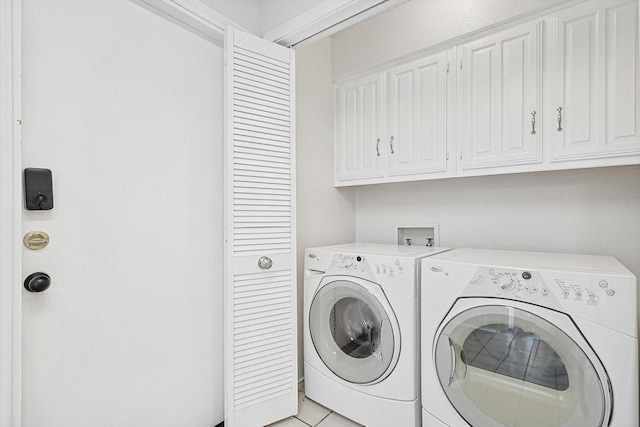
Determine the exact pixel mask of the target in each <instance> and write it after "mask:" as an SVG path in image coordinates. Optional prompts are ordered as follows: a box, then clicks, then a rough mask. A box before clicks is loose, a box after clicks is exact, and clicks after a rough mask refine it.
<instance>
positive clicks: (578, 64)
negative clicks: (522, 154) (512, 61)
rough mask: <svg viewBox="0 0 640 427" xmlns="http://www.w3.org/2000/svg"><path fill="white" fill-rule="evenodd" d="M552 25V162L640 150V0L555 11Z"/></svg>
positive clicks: (637, 151)
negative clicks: (639, 17)
mask: <svg viewBox="0 0 640 427" xmlns="http://www.w3.org/2000/svg"><path fill="white" fill-rule="evenodd" d="M552 28H553V29H554V32H553V33H552V34H551V37H552V40H551V43H550V46H551V49H550V51H551V57H550V61H551V64H552V74H551V79H550V80H551V82H550V86H551V96H550V100H551V103H550V105H549V108H548V110H549V115H548V116H546V117H547V120H548V122H549V124H548V125H549V135H550V138H551V140H552V141H553V144H552V145H551V160H552V161H553V162H561V161H569V162H576V161H584V160H589V159H596V158H597V159H603V158H610V159H611V161H612V162H615V158H616V157H623V156H629V155H637V154H638V153H640V134H639V133H640V132H639V130H638V129H639V128H640V60H639V56H638V2H637V1H615V2H614V1H601V2H590V3H589V4H587V5H581V6H579V7H577V8H571V9H569V10H567V11H563V12H560V13H558V14H556V15H554V16H553V19H552ZM622 161H624V160H622ZM600 164H602V163H600ZM611 164H615V163H611Z"/></svg>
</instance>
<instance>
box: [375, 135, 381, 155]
mask: <svg viewBox="0 0 640 427" xmlns="http://www.w3.org/2000/svg"><path fill="white" fill-rule="evenodd" d="M376 153H378V157H380V138H378V140H377V141H376Z"/></svg>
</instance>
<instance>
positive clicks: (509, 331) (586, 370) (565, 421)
mask: <svg viewBox="0 0 640 427" xmlns="http://www.w3.org/2000/svg"><path fill="white" fill-rule="evenodd" d="M538 310H540V309H538ZM541 310H545V309H541ZM552 316H554V317H556V316H561V317H565V318H566V319H561V320H567V321H569V322H571V321H570V319H569V318H568V316H565V315H563V314H560V313H557V312H553V313H552ZM554 323H556V322H554ZM556 325H557V323H556V324H553V323H551V322H550V321H548V320H545V319H544V318H542V317H540V316H538V315H536V314H534V313H531V312H529V311H526V310H524V309H520V308H515V307H510V306H497V305H484V306H478V307H473V308H470V309H467V310H464V311H462V312H460V313H459V314H457V315H455V316H454V317H452V318H451V319H450V320H449V321H448V322H447V323H446V324H445V325H444V327H441V328H442V329H441V332H440V334H439V335H438V338H437V340H436V347H435V360H436V371H437V373H438V378H439V380H440V383H441V385H442V388H443V390H444V392H445V394H446V395H447V397H448V398H449V400H450V401H451V404H452V405H453V406H454V407H455V409H456V410H457V411H458V413H459V414H460V415H461V416H462V417H463V418H464V419H465V420H466V421H467V422H468V423H469V424H470V425H472V426H486V427H504V426H507V427H525V426H532V425H535V426H540V427H559V426H563V427H598V426H602V425H604V422H605V418H606V416H607V413H608V412H609V411H610V408H608V405H607V402H606V399H605V391H604V388H603V382H606V381H608V379H606V378H603V376H606V373H605V371H604V368H603V367H602V365H601V364H600V361H599V360H598V359H597V358H596V357H595V354H592V353H593V352H592V350H591V349H590V348H589V349H587V351H588V352H589V353H591V357H588V356H587V354H585V351H583V349H582V348H581V347H580V346H579V345H578V344H577V343H576V342H575V341H574V340H573V339H572V338H571V337H569V336H568V335H567V334H566V333H565V332H563V331H562V330H561V329H560V328H559V327H558V326H556ZM571 325H572V326H573V323H572V322H571ZM574 329H575V331H576V333H578V334H579V332H578V329H577V328H575V327H574ZM585 347H588V346H585ZM594 363H596V364H597V368H596V366H594Z"/></svg>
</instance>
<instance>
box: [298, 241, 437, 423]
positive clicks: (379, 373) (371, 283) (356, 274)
mask: <svg viewBox="0 0 640 427" xmlns="http://www.w3.org/2000/svg"><path fill="white" fill-rule="evenodd" d="M446 250H447V249H444V248H434V247H419V246H395V245H381V244H363V243H356V244H348V245H340V246H330V247H323V248H314V249H307V250H306V251H305V271H304V274H305V280H304V380H305V393H306V395H307V396H308V397H309V398H310V399H312V400H314V401H316V402H318V403H320V404H321V405H324V406H326V407H327V408H330V409H332V410H334V411H336V412H338V413H340V414H342V415H344V416H346V417H348V418H350V419H352V420H354V421H356V422H358V423H361V424H364V425H366V426H367V427H376V426H380V427H389V426H402V427H413V426H419V425H420V399H419V396H420V374H419V372H420V371H419V362H420V358H419V349H420V346H419V341H418V340H419V332H418V313H419V304H420V300H419V297H418V295H419V293H418V292H419V287H418V280H419V277H420V276H419V268H420V259H421V258H423V257H426V256H430V255H433V254H436V253H440V252H443V251H446Z"/></svg>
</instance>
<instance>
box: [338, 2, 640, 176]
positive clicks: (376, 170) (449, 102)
mask: <svg viewBox="0 0 640 427" xmlns="http://www.w3.org/2000/svg"><path fill="white" fill-rule="evenodd" d="M532 16H533V14H532ZM638 21H639V14H638V2H637V0H589V1H584V2H579V1H571V2H558V4H557V5H555V6H553V7H552V10H550V11H549V12H548V14H547V15H546V16H542V17H540V15H539V14H536V15H535V17H532V18H530V19H529V20H527V18H526V17H521V18H518V20H517V22H512V23H505V24H503V25H501V26H496V27H495V28H492V29H488V30H487V31H483V32H482V33H478V34H476V35H466V36H462V37H460V38H459V39H457V40H451V41H450V44H449V45H448V47H443V45H440V46H439V47H438V48H437V49H439V50H438V51H435V49H434V50H433V52H431V53H429V52H425V53H424V55H423V56H422V57H419V56H418V55H417V53H416V54H413V55H411V58H410V59H409V58H407V59H405V60H403V59H398V60H395V61H394V62H393V63H392V64H391V65H389V67H388V68H387V69H386V72H379V73H375V74H371V76H370V77H369V78H360V79H357V80H352V81H348V82H345V83H341V84H339V85H337V86H336V94H337V108H336V186H342V185H360V184H374V183H383V182H398V181H409V180H419V179H433V178H445V177H452V176H475V175H488V174H504V173H518V172H533V171H544V170H555V169H573V168H586V167H599V166H616V165H628V164H640V42H639V35H638ZM416 58H419V59H416Z"/></svg>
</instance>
